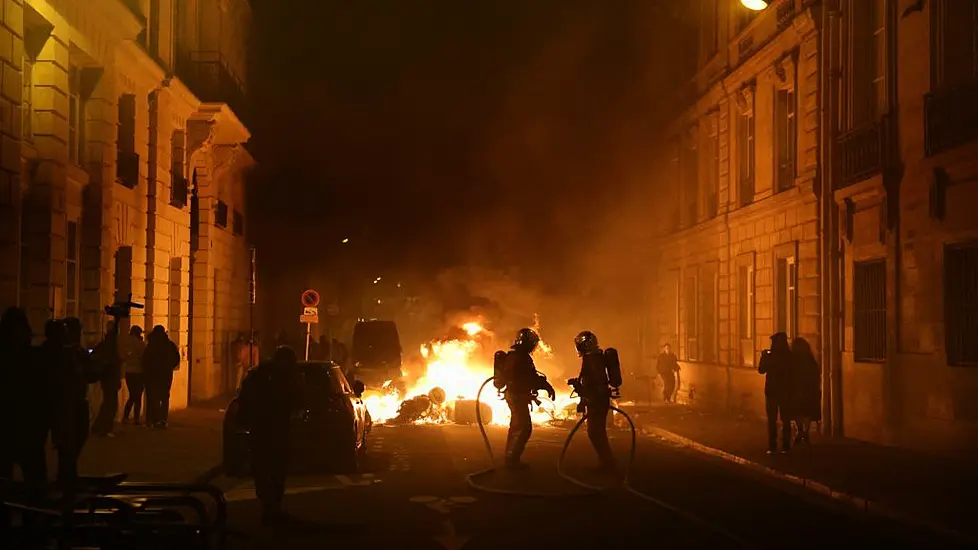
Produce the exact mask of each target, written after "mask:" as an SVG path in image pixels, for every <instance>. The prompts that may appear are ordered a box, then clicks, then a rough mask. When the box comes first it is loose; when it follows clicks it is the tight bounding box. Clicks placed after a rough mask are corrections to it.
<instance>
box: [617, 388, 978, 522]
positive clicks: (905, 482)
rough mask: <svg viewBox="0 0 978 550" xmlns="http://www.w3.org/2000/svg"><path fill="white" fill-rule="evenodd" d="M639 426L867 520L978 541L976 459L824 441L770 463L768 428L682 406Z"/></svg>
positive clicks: (656, 411)
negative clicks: (852, 509)
mask: <svg viewBox="0 0 978 550" xmlns="http://www.w3.org/2000/svg"><path fill="white" fill-rule="evenodd" d="M633 416H635V417H636V420H635V423H636V427H639V428H640V429H642V430H643V431H645V432H646V433H650V434H652V435H655V436H658V437H661V438H663V439H666V440H670V441H672V442H675V443H679V444H682V445H684V446H688V447H692V448H694V449H696V450H697V451H700V452H704V453H706V454H710V455H713V456H717V457H719V458H723V459H725V460H729V461H731V462H736V463H739V464H741V465H743V466H747V467H750V468H752V469H754V470H758V471H762V472H764V473H766V474H769V475H772V476H774V477H778V478H781V479H784V480H787V481H791V482H793V483H797V484H800V485H804V486H805V487H807V488H809V489H812V490H814V491H818V492H820V493H823V494H826V495H829V496H831V497H833V498H836V499H838V500H842V501H846V502H848V503H849V504H851V505H853V506H856V507H858V508H860V509H862V510H864V511H865V512H866V513H870V514H878V515H884V516H888V517H891V518H895V519H899V520H902V521H905V522H909V523H915V524H918V525H922V526H926V527H929V528H931V529H933V530H936V531H939V532H942V533H943V534H945V535H948V536H952V537H955V538H963V539H965V540H974V541H978V525H976V522H975V521H974V518H975V517H978V502H976V501H975V499H974V496H973V492H974V491H973V488H974V487H976V486H978V471H976V469H975V468H974V459H970V460H969V459H968V458H965V457H961V458H952V457H946V456H937V455H928V454H924V453H922V452H916V451H912V450H907V449H898V448H892V447H884V446H880V445H873V444H869V443H864V442H860V441H854V440H849V439H830V438H820V437H819V436H818V434H816V433H814V427H813V433H812V446H811V447H810V448H809V447H808V446H806V445H804V444H803V445H801V446H799V447H796V448H795V449H793V450H792V452H791V453H788V454H783V455H774V456H768V455H766V454H765V451H766V450H767V428H766V424H765V423H764V422H762V421H759V420H756V419H747V418H736V417H731V416H725V415H722V414H718V413H708V412H702V411H698V410H694V409H690V408H688V407H685V406H683V405H671V406H663V405H658V406H656V407H653V408H651V409H650V408H643V409H642V410H635V411H634V414H633Z"/></svg>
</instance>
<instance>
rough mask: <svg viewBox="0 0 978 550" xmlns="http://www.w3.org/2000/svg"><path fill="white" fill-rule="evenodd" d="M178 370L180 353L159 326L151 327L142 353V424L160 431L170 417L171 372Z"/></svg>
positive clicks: (163, 329)
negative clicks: (144, 420)
mask: <svg viewBox="0 0 978 550" xmlns="http://www.w3.org/2000/svg"><path fill="white" fill-rule="evenodd" d="M178 368H180V350H179V349H178V348H177V345H176V344H174V343H173V342H172V341H171V340H170V338H169V337H168V336H167V334H166V329H165V328H163V326H162V325H156V326H155V327H153V331H152V332H150V334H149V337H148V338H147V339H146V350H145V351H143V377H144V379H145V382H146V425H147V426H153V427H154V428H157V429H160V430H163V429H166V427H167V418H168V417H169V414H170V388H171V387H172V386H173V371H175V370H177V369H178Z"/></svg>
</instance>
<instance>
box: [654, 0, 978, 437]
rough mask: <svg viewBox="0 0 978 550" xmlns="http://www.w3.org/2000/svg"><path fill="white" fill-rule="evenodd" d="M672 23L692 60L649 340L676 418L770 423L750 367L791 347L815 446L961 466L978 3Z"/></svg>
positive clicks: (821, 7)
mask: <svg viewBox="0 0 978 550" xmlns="http://www.w3.org/2000/svg"><path fill="white" fill-rule="evenodd" d="M682 4H684V7H683V8H680V9H679V10H678V11H677V14H676V16H677V17H679V18H680V19H685V21H686V22H687V23H688V24H687V25H686V26H685V28H689V29H696V33H695V34H693V35H689V36H686V37H685V38H683V37H680V39H682V40H685V44H686V45H687V46H689V49H691V50H693V51H696V52H697V53H698V55H697V56H695V58H694V57H693V56H690V58H689V59H688V65H689V66H690V67H692V69H691V70H690V71H689V75H688V78H683V79H681V82H683V83H684V85H683V86H682V87H681V89H680V90H679V97H681V98H691V99H689V100H685V101H683V105H684V108H683V109H682V110H681V112H682V115H681V116H679V117H677V118H676V119H675V120H674V121H673V123H672V126H671V128H670V131H669V132H668V136H669V138H670V139H669V140H668V141H667V142H666V143H664V144H663V145H662V147H661V150H662V151H664V152H665V154H663V155H662V158H661V159H659V162H658V165H659V169H660V170H659V171H660V173H662V174H663V175H664V178H663V181H664V182H665V183H666V184H667V187H669V189H668V191H664V196H663V200H662V201H661V202H660V204H662V205H663V206H666V207H667V208H666V209H665V210H663V211H661V212H660V213H659V214H660V215H659V216H657V217H658V219H659V220H660V226H659V227H658V228H657V229H658V230H659V235H660V238H659V239H658V240H657V242H656V246H655V247H654V261H653V266H654V267H653V268H652V270H651V271H652V273H651V277H650V281H649V289H648V290H647V292H646V295H647V296H648V299H649V301H650V303H649V305H648V306H647V310H648V311H649V312H650V313H649V315H648V319H647V320H646V329H645V330H646V332H648V333H651V334H652V335H653V336H651V337H650V338H649V340H650V341H657V342H658V343H659V344H661V343H664V342H670V343H672V344H673V348H674V350H675V351H677V353H678V355H679V357H680V360H681V362H682V365H683V372H682V376H683V390H682V391H683V393H682V394H681V398H682V399H684V400H686V401H688V402H691V403H696V404H699V405H702V406H708V407H719V408H723V409H727V410H732V411H739V412H746V413H752V414H756V415H763V414H764V396H763V377H761V376H760V375H758V374H757V373H756V370H755V367H756V363H757V360H758V357H759V353H760V351H761V350H763V349H764V348H766V347H768V343H769V342H768V336H769V335H770V334H772V333H774V332H778V331H784V332H787V333H788V334H789V336H790V337H803V338H804V339H806V340H807V341H808V342H809V343H810V344H811V346H812V348H813V350H814V352H815V355H816V357H817V358H818V359H819V360H820V363H821V365H822V371H823V376H822V389H823V407H822V410H823V420H824V423H823V427H824V429H825V430H826V431H827V432H830V433H833V434H836V435H846V436H850V437H855V438H859V439H864V440H868V441H874V442H881V443H887V444H896V445H904V446H930V447H932V448H933V447H939V448H943V449H948V450H953V449H958V450H960V448H962V447H967V446H969V445H972V446H973V445H974V444H973V443H969V442H970V441H975V440H976V439H975V438H974V434H975V433H976V432H975V430H976V429H978V423H976V420H978V414H976V411H978V409H976V408H975V407H974V405H973V403H974V399H973V396H974V395H975V392H976V391H978V371H976V370H975V369H974V368H973V367H974V366H975V365H976V364H978V358H976V353H978V352H976V349H978V347H976V346H978V344H976V343H975V341H976V339H975V335H976V334H978V325H976V319H978V317H976V314H975V311H978V309H976V305H975V304H976V302H975V300H976V298H975V296H976V295H978V264H976V262H978V259H976V256H978V252H976V251H978V248H976V244H975V243H976V241H975V237H976V234H978V233H976V231H978V225H976V223H978V218H976V217H975V216H974V215H970V216H969V213H970V211H969V208H970V210H971V211H973V210H974V205H975V204H978V202H976V198H978V149H976V147H978V139H976V138H978V118H976V107H975V101H974V98H975V97H978V93H976V89H978V88H976V76H978V61H976V60H978V47H976V46H975V44H978V40H976V34H975V33H976V30H975V29H976V28H978V25H976V24H975V22H976V19H975V18H976V17H978V15H976V4H978V2H973V1H971V0H966V1H963V2H958V1H956V0H938V1H934V2H928V3H926V6H925V7H924V8H922V9H916V7H915V6H908V5H904V4H907V3H906V2H898V1H896V0H826V1H817V0H778V1H776V2H772V3H771V5H770V7H768V8H767V9H766V10H764V11H762V12H750V11H748V10H746V9H745V8H743V7H742V6H741V5H740V3H739V2H735V1H732V0H731V1H716V0H701V1H697V2H685V3H682ZM952 44H953V47H952ZM897 59H899V63H898V62H897ZM675 205H679V206H680V207H679V208H675ZM823 275H824V276H823ZM969 335H970V336H969ZM969 367H970V368H969Z"/></svg>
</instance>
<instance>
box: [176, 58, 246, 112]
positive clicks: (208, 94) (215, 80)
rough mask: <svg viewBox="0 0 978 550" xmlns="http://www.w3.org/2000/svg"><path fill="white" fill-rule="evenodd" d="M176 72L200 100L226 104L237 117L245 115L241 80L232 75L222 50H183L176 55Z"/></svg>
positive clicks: (244, 100) (244, 96)
mask: <svg viewBox="0 0 978 550" xmlns="http://www.w3.org/2000/svg"><path fill="white" fill-rule="evenodd" d="M176 73H177V76H178V77H179V78H180V79H181V80H183V81H184V83H186V84H187V87H188V88H190V90H191V91H192V92H193V93H194V94H196V96H197V97H198V98H200V100H201V101H203V102H205V103H226V104H227V105H228V106H230V107H231V109H232V110H233V111H234V112H235V114H236V115H238V117H239V118H244V116H245V107H246V91H245V84H244V81H243V80H242V79H241V78H240V77H239V76H238V75H237V74H235V72H234V70H233V69H232V68H231V65H230V64H229V63H228V60H227V58H226V57H224V54H222V53H221V52H216V51H194V52H184V53H182V54H180V56H179V57H178V58H177V71H176Z"/></svg>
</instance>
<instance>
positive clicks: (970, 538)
mask: <svg viewBox="0 0 978 550" xmlns="http://www.w3.org/2000/svg"><path fill="white" fill-rule="evenodd" d="M641 432H642V433H643V434H645V435H652V436H655V437H659V438H661V439H664V440H666V441H669V442H671V443H676V444H678V445H681V446H683V447H688V448H690V449H693V450H695V451H697V452H700V453H703V454H707V455H710V456H714V457H717V458H720V459H722V460H726V461H728V462H733V463H735V464H739V465H741V466H744V467H747V468H750V469H751V470H754V471H758V472H761V473H763V474H766V475H768V476H771V477H774V478H778V479H781V480H784V481H788V482H790V483H793V484H795V485H799V486H801V487H804V488H806V489H809V490H811V491H813V492H816V493H819V494H821V495H823V496H827V497H830V498H832V499H833V500H836V501H839V502H842V503H845V504H847V505H849V506H851V507H852V508H855V509H858V510H860V511H861V512H863V513H864V514H866V515H873V516H877V517H882V518H886V519H890V520H896V521H900V522H903V523H906V524H910V525H913V526H916V527H922V528H925V529H928V530H930V531H933V532H935V533H938V534H940V535H941V536H944V537H946V538H949V539H954V540H957V541H959V542H963V543H967V544H978V537H976V536H975V535H972V534H970V533H965V532H962V531H959V530H957V529H953V528H951V527H947V526H945V525H942V524H940V523H936V522H933V521H931V520H928V519H924V518H920V517H918V516H915V515H913V514H911V513H908V512H904V511H902V510H898V509H895V508H891V507H889V506H886V505H883V504H878V503H876V502H872V501H870V500H868V499H865V498H862V497H858V496H855V495H851V494H849V493H846V492H844V491H839V490H836V489H833V488H832V487H830V486H828V485H825V484H823V483H820V482H818V481H815V480H812V479H808V478H806V477H802V476H796V475H794V474H789V473H785V472H782V471H780V470H777V469H775V468H772V467H770V466H766V465H764V464H761V463H759V462H754V461H753V460H748V459H746V458H743V457H741V456H737V455H735V454H732V453H728V452H727V451H724V450H721V449H717V448H714V447H710V446H708V445H704V444H702V443H699V442H697V441H693V440H692V439H689V438H687V437H683V436H681V435H679V434H677V433H674V432H670V431H669V430H664V429H662V428H655V427H644V426H643V427H642V428H641Z"/></svg>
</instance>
